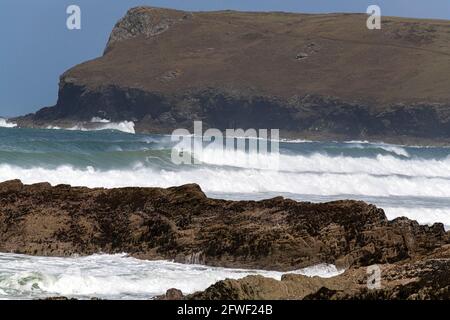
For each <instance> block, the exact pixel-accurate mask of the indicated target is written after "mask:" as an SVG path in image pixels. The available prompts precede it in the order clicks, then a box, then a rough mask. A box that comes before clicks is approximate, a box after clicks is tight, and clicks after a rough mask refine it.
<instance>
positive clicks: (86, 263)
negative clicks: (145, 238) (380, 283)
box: [0, 253, 343, 299]
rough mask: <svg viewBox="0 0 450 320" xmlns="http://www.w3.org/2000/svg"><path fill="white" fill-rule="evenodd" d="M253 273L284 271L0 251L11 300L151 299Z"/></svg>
mask: <svg viewBox="0 0 450 320" xmlns="http://www.w3.org/2000/svg"><path fill="white" fill-rule="evenodd" d="M342 272H343V271H341V270H338V269H336V267H335V266H334V265H327V264H321V265H317V266H312V267H309V268H305V269H301V270H296V271H292V272H291V273H295V274H303V275H306V276H310V277H312V276H320V277H332V276H336V275H339V274H340V273H342ZM254 274H257V275H262V276H266V277H271V278H274V279H278V280H280V279H281V276H282V274H284V273H283V272H275V271H263V270H244V269H228V268H216V267H208V266H203V265H187V264H178V263H173V262H169V261H145V260H138V259H134V258H132V257H129V256H127V255H125V254H116V255H92V256H88V257H70V258H57V257H33V256H26V255H17V254H5V253H0V299H1V298H2V295H3V296H4V297H5V298H8V299H15V298H20V299H26V298H28V299H32V298H40V297H48V296H67V297H77V298H90V297H100V298H105V299H149V298H152V297H155V296H157V295H161V294H163V293H165V292H166V290H167V289H170V288H178V289H180V290H181V291H183V293H185V294H189V293H193V292H195V291H200V290H204V289H206V288H207V287H209V286H210V285H212V284H213V283H215V282H217V281H220V280H224V279H240V278H243V277H245V276H248V275H254Z"/></svg>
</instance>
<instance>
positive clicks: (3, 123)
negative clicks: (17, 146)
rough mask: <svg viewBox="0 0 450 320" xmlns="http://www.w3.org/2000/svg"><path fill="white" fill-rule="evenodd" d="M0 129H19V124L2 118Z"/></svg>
mask: <svg viewBox="0 0 450 320" xmlns="http://www.w3.org/2000/svg"><path fill="white" fill-rule="evenodd" d="M0 127H1V128H15V127H17V124H16V123H13V122H10V121H9V120H8V119H5V118H0Z"/></svg>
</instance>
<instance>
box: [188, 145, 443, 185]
mask: <svg viewBox="0 0 450 320" xmlns="http://www.w3.org/2000/svg"><path fill="white" fill-rule="evenodd" d="M398 152H400V151H398ZM195 157H196V158H197V159H198V160H200V161H201V162H203V163H205V164H213V165H221V166H224V165H226V166H233V167H239V168H247V169H266V168H267V167H268V166H267V164H268V163H271V162H273V161H275V160H276V161H278V169H279V170H281V171H286V172H304V173H307V172H315V173H350V174H354V173H361V174H363V173H365V174H370V175H404V176H411V177H434V178H450V158H448V157H447V158H444V159H441V160H436V159H418V158H410V159H399V158H396V157H394V156H392V155H378V156H377V157H375V158H369V157H350V156H329V155H327V154H321V153H315V154H311V155H287V154H270V153H268V154H266V155H264V154H258V155H250V156H249V154H248V153H246V152H243V151H239V150H236V151H228V150H225V151H222V150H217V149H212V148H206V149H203V150H202V151H201V152H196V153H195Z"/></svg>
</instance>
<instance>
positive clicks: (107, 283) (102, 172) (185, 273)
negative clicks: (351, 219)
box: [0, 120, 450, 299]
mask: <svg viewBox="0 0 450 320" xmlns="http://www.w3.org/2000/svg"><path fill="white" fill-rule="evenodd" d="M131 129H132V126H130V123H122V124H119V125H117V126H115V125H112V124H105V125H103V126H102V127H100V128H99V130H85V129H84V128H80V127H74V128H70V130H63V129H60V128H48V129H25V128H17V127H15V126H14V125H13V124H11V123H9V122H7V121H6V120H4V121H1V120H0V181H6V180H11V179H21V180H22V181H23V182H24V183H27V184H30V183H38V182H43V181H47V182H50V183H51V184H52V185H57V184H70V185H72V186H87V187H107V188H113V187H125V186H140V187H171V186H178V185H182V184H187V183H197V184H199V185H200V186H201V188H202V190H203V191H204V192H205V193H206V194H207V195H208V196H209V197H212V198H220V199H232V200H244V199H246V200H247V199H252V200H258V199H267V198H272V197H276V196H283V197H286V198H291V199H295V200H299V201H310V202H325V201H333V200H338V199H339V200H340V199H356V200H364V201H367V202H369V203H373V204H375V205H377V206H379V207H380V208H382V209H384V211H385V213H386V215H387V217H388V218H389V219H394V218H397V217H402V216H405V217H408V218H410V219H413V220H417V221H418V222H419V223H420V224H424V225H431V224H433V223H436V222H440V223H443V224H444V226H445V228H446V229H447V230H449V229H450V147H434V146H428V147H424V146H403V145H392V144H386V143H382V142H368V141H347V142H315V141H305V140H293V141H292V140H279V141H277V143H278V153H277V161H278V162H277V167H276V168H274V167H273V166H267V163H269V162H272V161H273V154H267V155H264V154H263V155H259V157H258V161H248V159H249V157H251V156H252V155H251V154H250V151H246V150H244V151H233V150H230V151H228V150H225V151H224V150H215V149H214V148H207V149H204V150H201V151H200V152H198V153H197V154H195V152H194V153H193V154H192V156H193V158H195V159H196V161H195V162H194V163H190V164H181V165H180V164H175V163H174V162H173V161H172V152H173V149H174V147H176V144H177V142H174V141H173V139H172V137H171V136H168V135H147V134H136V133H134V130H131ZM0 210H1V209H0ZM342 271H343V270H337V269H336V267H334V266H332V265H318V266H311V267H310V268H307V269H303V270H292V272H294V273H301V274H305V275H310V276H322V277H329V276H333V275H337V274H339V273H340V272H342ZM249 274H261V275H265V276H268V277H273V278H276V279H279V278H280V277H281V274H280V273H279V272H274V271H270V270H241V269H225V268H213V267H207V266H200V265H183V264H177V263H174V262H171V261H143V260H137V259H134V258H132V257H129V256H127V254H126V252H125V253H123V254H121V255H102V254H99V255H94V256H89V257H77V256H74V257H68V258H67V257H66V258H57V257H31V256H25V255H16V254H11V253H1V254H0V299H36V298H43V297H48V296H59V295H64V296H68V297H75V298H81V299H83V298H91V297H99V298H107V299H149V298H152V297H155V296H157V295H159V294H163V293H164V292H165V291H166V290H167V289H169V288H172V287H176V288H179V289H181V290H182V291H183V292H184V293H192V292H195V291H198V290H203V289H205V288H207V287H208V286H209V285H211V284H213V283H215V282H216V281H218V280H222V279H226V278H234V279H237V278H242V277H244V276H246V275H249Z"/></svg>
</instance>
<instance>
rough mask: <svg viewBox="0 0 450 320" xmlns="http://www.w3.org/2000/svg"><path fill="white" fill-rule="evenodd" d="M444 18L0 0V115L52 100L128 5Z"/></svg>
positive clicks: (434, 3)
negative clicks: (75, 12) (74, 21)
mask: <svg viewBox="0 0 450 320" xmlns="http://www.w3.org/2000/svg"><path fill="white" fill-rule="evenodd" d="M372 4H376V5H379V6H380V7H381V10H382V15H389V16H402V17H416V18H436V19H447V20H450V0H427V1H424V0H165V1H163V0H159V1H157V0H114V1H112V0H0V116H6V117H12V116H18V115H23V114H26V113H30V112H34V111H36V110H38V109H40V108H41V107H44V106H51V105H54V104H55V103H56V100H57V93H58V80H59V76H60V75H61V74H62V73H63V72H64V71H65V70H67V69H69V68H70V67H72V66H74V65H76V64H79V63H81V62H83V61H86V60H89V59H93V58H95V57H98V56H100V55H101V54H102V52H103V50H104V47H105V44H106V42H107V40H108V37H109V33H110V32H111V30H112V28H113V26H114V24H115V23H116V22H117V21H118V20H119V19H120V18H121V17H122V16H123V15H124V14H125V12H126V11H127V10H128V9H129V8H131V7H134V6H138V5H149V6H156V7H166V8H174V9H182V10H189V11H208V10H224V9H231V10H245V11H289V12H304V13H329V12H361V13H365V12H366V9H367V7H368V6H369V5H372ZM69 5H78V6H79V7H80V8H81V30H68V29H67V27H66V19H67V17H68V14H67V13H66V9H67V7H68V6H69Z"/></svg>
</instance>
